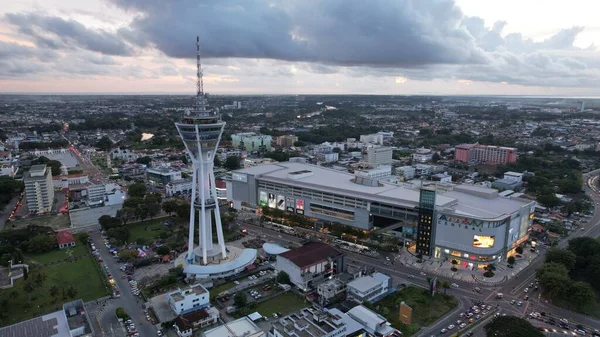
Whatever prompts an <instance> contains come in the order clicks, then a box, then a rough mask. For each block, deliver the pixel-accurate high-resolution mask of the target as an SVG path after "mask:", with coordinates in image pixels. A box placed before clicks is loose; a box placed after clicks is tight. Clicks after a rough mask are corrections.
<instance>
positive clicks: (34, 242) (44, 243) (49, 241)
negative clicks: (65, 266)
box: [27, 234, 56, 253]
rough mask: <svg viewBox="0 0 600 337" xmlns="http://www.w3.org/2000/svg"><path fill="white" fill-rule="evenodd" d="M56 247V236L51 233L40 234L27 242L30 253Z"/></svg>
mask: <svg viewBox="0 0 600 337" xmlns="http://www.w3.org/2000/svg"><path fill="white" fill-rule="evenodd" d="M54 248H56V238H55V237H54V236H50V235H44V234H38V235H36V236H34V237H33V238H31V239H29V241H28V242H27V251H28V252H30V253H45V252H49V251H51V250H53V249H54Z"/></svg>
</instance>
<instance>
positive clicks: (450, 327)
mask: <svg viewBox="0 0 600 337" xmlns="http://www.w3.org/2000/svg"><path fill="white" fill-rule="evenodd" d="M454 328H456V326H454V324H450V325H448V330H452V329H454Z"/></svg>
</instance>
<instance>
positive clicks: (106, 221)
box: [98, 215, 123, 231]
mask: <svg viewBox="0 0 600 337" xmlns="http://www.w3.org/2000/svg"><path fill="white" fill-rule="evenodd" d="M98 223H99V224H100V227H102V229H104V230H105V231H108V230H109V229H111V228H116V227H121V226H122V225H123V222H122V221H121V219H119V218H115V217H112V216H110V215H103V216H101V217H100V218H98Z"/></svg>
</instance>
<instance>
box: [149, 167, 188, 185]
mask: <svg viewBox="0 0 600 337" xmlns="http://www.w3.org/2000/svg"><path fill="white" fill-rule="evenodd" d="M146 179H148V181H151V182H153V183H155V184H162V185H166V184H168V183H170V182H171V181H177V180H181V179H182V178H181V171H175V170H172V169H170V168H166V167H156V168H149V169H147V170H146Z"/></svg>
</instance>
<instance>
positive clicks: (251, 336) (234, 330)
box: [202, 316, 266, 337]
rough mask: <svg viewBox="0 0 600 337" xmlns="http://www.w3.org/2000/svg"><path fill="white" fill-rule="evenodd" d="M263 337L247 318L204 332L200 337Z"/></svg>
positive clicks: (263, 334) (259, 329)
mask: <svg viewBox="0 0 600 337" xmlns="http://www.w3.org/2000/svg"><path fill="white" fill-rule="evenodd" d="M240 336H243V337H265V336H266V334H265V332H264V331H262V329H261V328H259V327H258V326H257V325H256V324H255V323H254V322H253V321H252V320H251V319H250V318H248V316H244V317H242V318H240V319H236V320H235V321H231V322H227V323H225V324H223V325H220V326H218V327H216V328H213V329H210V330H207V331H204V332H203V333H202V337H240Z"/></svg>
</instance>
